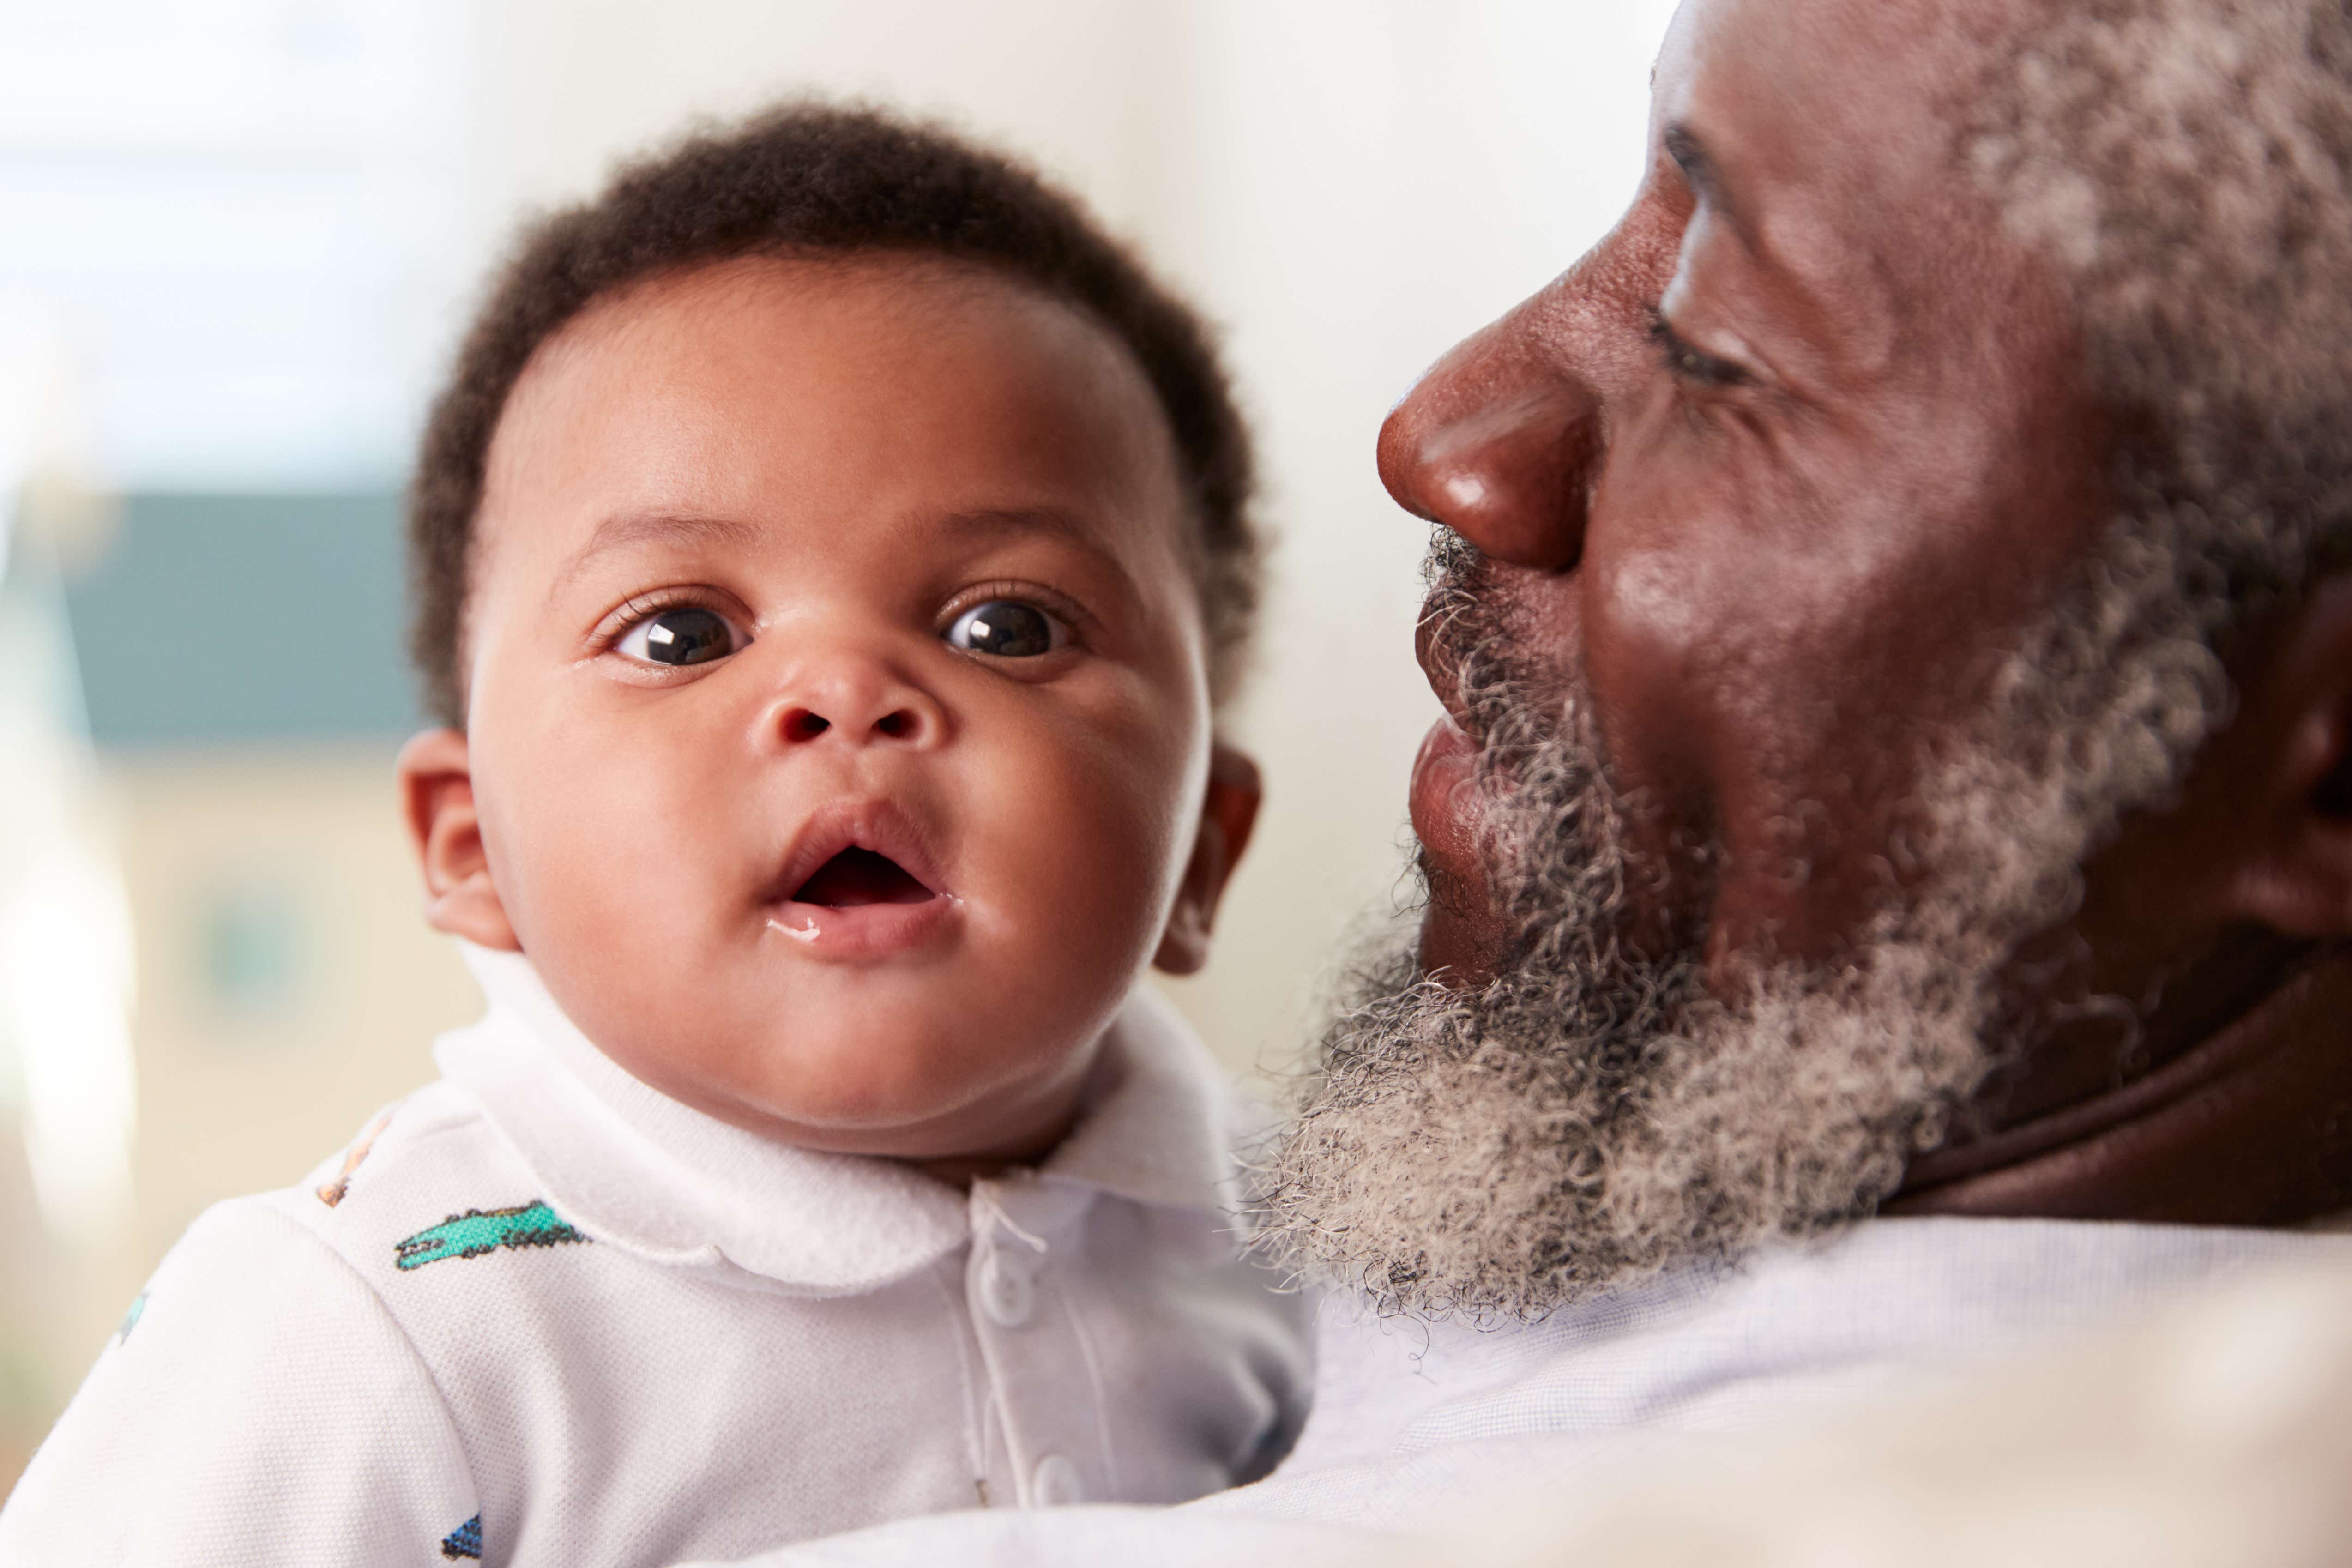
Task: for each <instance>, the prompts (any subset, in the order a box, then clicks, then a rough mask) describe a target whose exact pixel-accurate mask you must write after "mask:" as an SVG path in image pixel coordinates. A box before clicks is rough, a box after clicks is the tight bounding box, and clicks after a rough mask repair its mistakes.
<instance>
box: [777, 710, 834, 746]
mask: <svg viewBox="0 0 2352 1568" xmlns="http://www.w3.org/2000/svg"><path fill="white" fill-rule="evenodd" d="M832 728H833V721H832V720H830V719H828V718H826V717H825V716H824V714H822V713H812V712H810V711H809V710H807V709H805V708H795V709H793V710H792V711H791V712H790V713H788V714H786V715H785V716H784V739H785V740H787V741H814V740H815V739H816V738H817V737H818V736H819V735H822V734H824V732H825V731H827V730H830V729H832Z"/></svg>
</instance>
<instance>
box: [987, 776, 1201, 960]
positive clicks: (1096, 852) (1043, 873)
mask: <svg viewBox="0 0 2352 1568" xmlns="http://www.w3.org/2000/svg"><path fill="white" fill-rule="evenodd" d="M1181 771H1182V763H1181V757H1180V758H1178V759H1175V760H1173V761H1167V760H1163V759H1160V758H1157V757H1154V756H1152V755H1151V754H1150V752H1149V751H1148V750H1146V749H1145V748H1143V747H1139V746H1133V747H1122V746H1120V745H1118V744H1117V743H1116V742H1108V743H1098V744H1094V745H1084V746H1066V747H1063V748H1058V749H1056V750H1055V752H1053V753H1052V757H1051V760H1050V761H1042V762H1034V763H1033V765H1031V766H1030V767H1027V768H1024V769H1023V770H1020V772H1021V773H1022V774H1023V775H1024V776H1023V777H1021V778H1020V779H1019V780H1018V781H1017V782H1015V783H1014V787H1013V791H1012V792H1011V794H1010V795H1009V798H1008V799H1007V800H1006V801H1005V802H1004V803H1003V804H1004V807H1005V809H1006V810H1007V811H1008V813H1010V814H1011V815H1012V816H1013V819H1014V820H1015V821H1016V822H1017V824H1018V826H1017V827H1016V828H1015V829H1014V830H1013V831H1011V832H1008V833H1007V834H1005V835H1004V841H1005V842H1006V843H1007V844H1008V845H1011V846H1017V847H1015V848H1014V850H1013V855H1012V857H1011V862H1012V863H1011V864H1010V865H1009V867H1008V868H1007V872H1006V875H1007V879H1008V882H1010V883H1013V884H1015V885H1017V888H1018V894H1017V901H1018V904H1019V906H1020V908H1021V910H1022V911H1023V918H1024V921H1025V922H1026V923H1028V924H1029V925H1031V926H1032V927H1033V928H1034V930H1035V931H1036V932H1037V934H1038V936H1039V937H1040V938H1041V939H1048V940H1050V941H1051V942H1052V944H1053V947H1054V949H1055V952H1053V954H1052V955H1051V956H1050V958H1049V962H1052V961H1058V962H1065V963H1070V964H1071V965H1073V966H1076V965H1078V964H1081V963H1092V964H1097V965H1101V966H1104V967H1107V968H1109V969H1112V970H1114V971H1118V973H1117V974H1116V975H1115V976H1111V977H1107V978H1113V979H1116V980H1117V982H1118V984H1121V986H1122V987H1123V985H1124V981H1125V978H1126V975H1125V972H1126V971H1127V970H1128V969H1130V968H1134V967H1139V966H1140V965H1141V964H1142V963H1144V962H1146V961H1148V959H1149V958H1150V949H1151V947H1152V946H1153V945H1154V944H1155V943H1156V942H1157V940H1158V937H1159V927H1160V921H1161V920H1162V919H1163V917H1164V914H1165V907H1166V904H1167V901H1168V899H1169V897H1170V896H1171V891H1172V889H1173V886H1174V882H1175V879H1176V873H1177V868H1178V867H1179V865H1180V864H1181V854H1182V852H1183V847H1185V846H1180V845H1179V844H1178V842H1177V837H1178V833H1177V826H1178V825H1177V821H1176V818H1177V816H1178V813H1177V811H1176V809H1175V802H1174V795H1175V794H1176V791H1177V788H1178V787H1179V784H1178V782H1177V781H1176V780H1173V779H1171V777H1170V776H1169V775H1170V774H1171V773H1181ZM1186 845H1189V839H1188V840H1187V841H1186ZM1049 933H1050V936H1049ZM1015 936H1016V940H1017V939H1018V933H1015Z"/></svg>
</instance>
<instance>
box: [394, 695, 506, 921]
mask: <svg viewBox="0 0 2352 1568" xmlns="http://www.w3.org/2000/svg"><path fill="white" fill-rule="evenodd" d="M394 767H395V768H396V769H397V771H398V773H399V775H400V795H401V804H402V805H403V806H404V807H405V808H406V811H407V814H408V834H409V837H410V839H411V841H412V842H414V843H415V846H416V863H417V866H418V868H419V869H421V870H422V871H423V872H424V873H425V920H426V921H429V922H431V924H432V926H433V928H434V929H435V930H436V931H447V932H448V933H449V934H450V935H451V936H462V937H464V938H465V939H466V940H467V942H474V943H477V944H478V945H479V946H482V947H489V948H499V949H502V950H504V951H505V952H521V951H522V943H521V942H518V941H516V940H515V933H514V927H513V925H512V924H510V923H509V921H508V920H507V911H506V906H505V905H504V904H502V903H500V902H499V890H498V889H496V888H494V887H492V886H491V885H490V862H489V858H488V856H487V855H485V854H484V853H483V851H482V820H481V817H480V816H478V815H477V814H476V812H475V810H474V774H473V769H472V767H471V765H470V764H469V763H468V762H467V751H466V737H465V736H464V735H463V734H461V733H459V732H458V731H455V730H427V731H425V732H424V733H423V734H421V735H417V736H415V737H413V738H412V739H411V740H410V741H409V742H408V744H406V745H404V746H403V747H401V748H400V760H399V761H398V762H397V763H394Z"/></svg>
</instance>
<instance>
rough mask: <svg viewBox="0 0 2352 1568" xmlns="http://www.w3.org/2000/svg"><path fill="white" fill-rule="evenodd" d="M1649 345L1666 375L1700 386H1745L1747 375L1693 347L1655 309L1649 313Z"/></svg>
mask: <svg viewBox="0 0 2352 1568" xmlns="http://www.w3.org/2000/svg"><path fill="white" fill-rule="evenodd" d="M1650 342H1652V343H1653V344H1654V345H1656V347H1657V351H1658V357H1659V358H1660V359H1661V360H1663V361H1664V363H1665V367H1666V371H1667V374H1671V375H1675V376H1677V377H1679V378H1680V379H1682V380H1684V381H1688V382H1696V384H1699V385H1701V386H1745V385H1746V384H1748V379H1749V377H1748V372H1747V371H1746V370H1744V369H1742V368H1741V367H1740V366H1738V365H1736V364H1734V363H1731V362H1730V361H1729V360H1727V359H1717V357H1716V356H1715V355H1713V354H1711V353H1707V352H1706V350H1705V349H1698V348H1693V347H1692V346H1691V345H1690V344H1689V343H1687V342H1684V341H1683V339H1682V336H1681V334H1679V333H1678V332H1676V331H1675V329H1674V327H1673V326H1672V325H1671V324H1670V323H1668V321H1666V319H1665V317H1664V316H1662V315H1660V314H1659V313H1658V312H1657V311H1656V310H1652V311H1651V312H1650Z"/></svg>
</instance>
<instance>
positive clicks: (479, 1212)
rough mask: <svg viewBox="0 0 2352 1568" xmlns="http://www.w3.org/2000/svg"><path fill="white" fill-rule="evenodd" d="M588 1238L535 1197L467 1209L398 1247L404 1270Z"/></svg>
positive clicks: (397, 1253) (395, 1252)
mask: <svg viewBox="0 0 2352 1568" xmlns="http://www.w3.org/2000/svg"><path fill="white" fill-rule="evenodd" d="M587 1239H588V1238H587V1237H584V1236H583V1235H581V1234H580V1233H579V1232H578V1231H576V1230H574V1229H572V1227H571V1226H569V1225H566V1224H565V1223H564V1222H563V1220H562V1217H561V1216H559V1215H557V1214H556V1212H555V1211H554V1210H553V1209H551V1208H549V1207H548V1206H547V1205H545V1204H544V1203H542V1202H541V1201H539V1200H538V1199H536V1198H534V1199H532V1200H531V1201H530V1203H527V1204H520V1205H516V1206H515V1207H513V1208H510V1209H467V1211H466V1212H465V1213H464V1214H453V1215H450V1216H449V1217H448V1218H447V1219H446V1220H443V1221H442V1222H441V1223H440V1224H439V1225H436V1226H434V1227H433V1228H432V1229H430V1230H420V1231H418V1232H417V1233H416V1234H415V1236H412V1237H409V1238H408V1239H407V1240H406V1241H404V1242H401V1243H400V1244H399V1245H398V1246H397V1247H394V1261H396V1262H397V1263H398V1264H399V1265H400V1267H401V1268H404V1269H408V1268H424V1267H425V1265H426V1264H428V1263H438V1262H440V1261H441V1260H442V1259H443V1258H479V1257H481V1256H483V1255H484V1254H485V1253H491V1252H496V1251H498V1250H499V1248H500V1247H555V1246H558V1245H560V1244H562V1243H563V1242H567V1241H585V1240H587Z"/></svg>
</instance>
